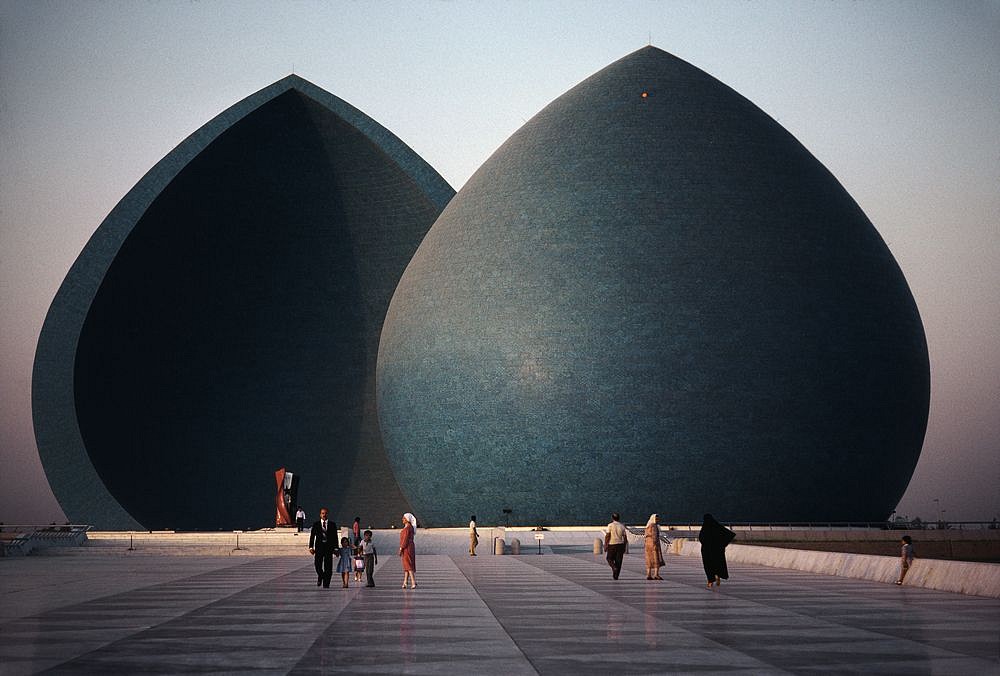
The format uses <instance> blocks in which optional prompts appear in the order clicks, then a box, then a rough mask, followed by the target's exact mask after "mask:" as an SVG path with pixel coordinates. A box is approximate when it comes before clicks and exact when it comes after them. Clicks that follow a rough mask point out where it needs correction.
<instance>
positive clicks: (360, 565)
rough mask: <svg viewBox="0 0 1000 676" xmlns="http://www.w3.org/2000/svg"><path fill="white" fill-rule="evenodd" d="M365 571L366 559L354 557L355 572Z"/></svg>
mask: <svg viewBox="0 0 1000 676" xmlns="http://www.w3.org/2000/svg"><path fill="white" fill-rule="evenodd" d="M364 569H365V557H363V556H355V557H354V570H364Z"/></svg>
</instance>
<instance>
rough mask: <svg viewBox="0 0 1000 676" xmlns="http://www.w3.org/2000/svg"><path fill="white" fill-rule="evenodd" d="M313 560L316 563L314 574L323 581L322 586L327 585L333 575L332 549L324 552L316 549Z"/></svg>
mask: <svg viewBox="0 0 1000 676" xmlns="http://www.w3.org/2000/svg"><path fill="white" fill-rule="evenodd" d="M313 562H314V563H315V564H316V575H318V576H319V579H320V580H322V581H323V586H324V587H329V586H330V579H331V578H332V577H333V551H332V550H331V551H326V552H324V551H320V550H319V549H317V550H316V554H315V556H314V557H313Z"/></svg>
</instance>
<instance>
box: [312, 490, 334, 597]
mask: <svg viewBox="0 0 1000 676" xmlns="http://www.w3.org/2000/svg"><path fill="white" fill-rule="evenodd" d="M329 514H330V511H329V510H328V509H327V508H326V507H324V508H323V509H321V510H319V521H317V522H316V523H314V524H313V526H312V531H311V532H310V533H309V553H310V554H312V555H313V557H314V559H313V561H314V562H315V564H316V586H317V587H318V586H320V585H321V584H322V585H323V586H324V587H325V588H327V589H329V588H330V580H331V579H332V578H333V550H334V549H336V548H337V524H336V523H334V522H333V521H329V520H328V519H327V516H329Z"/></svg>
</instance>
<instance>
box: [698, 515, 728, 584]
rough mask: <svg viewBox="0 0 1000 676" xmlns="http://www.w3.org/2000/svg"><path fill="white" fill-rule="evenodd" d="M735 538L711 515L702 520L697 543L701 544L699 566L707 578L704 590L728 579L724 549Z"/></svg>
mask: <svg viewBox="0 0 1000 676" xmlns="http://www.w3.org/2000/svg"><path fill="white" fill-rule="evenodd" d="M735 538H736V533H734V532H733V531H731V530H729V529H728V528H726V527H725V526H723V525H722V524H721V523H719V522H718V521H716V520H715V517H714V516H712V515H711V514H706V515H705V516H704V518H703V519H702V522H701V532H699V533H698V542H700V543H701V565H702V566H703V567H704V568H705V576H706V577H707V578H708V584H706V585H705V589H711V588H712V585H713V584H714V585H715V586H716V587H718V586H719V585H720V584H722V581H723V580H728V579H729V568H728V567H727V566H726V547H728V546H729V543H730V542H732V541H733V539H735Z"/></svg>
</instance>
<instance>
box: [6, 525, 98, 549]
mask: <svg viewBox="0 0 1000 676" xmlns="http://www.w3.org/2000/svg"><path fill="white" fill-rule="evenodd" d="M91 528H92V526H89V525H86V524H73V523H67V524H63V525H61V526H60V525H56V524H23V523H12V524H8V523H5V524H0V545H2V547H3V555H4V556H10V555H14V556H18V555H20V556H25V555H27V554H28V553H30V552H31V551H32V550H33V549H38V548H40V547H73V546H79V545H81V544H83V542H84V541H85V540H86V539H87V531H89V530H90V529H91Z"/></svg>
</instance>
